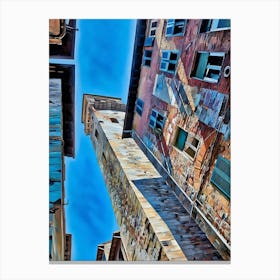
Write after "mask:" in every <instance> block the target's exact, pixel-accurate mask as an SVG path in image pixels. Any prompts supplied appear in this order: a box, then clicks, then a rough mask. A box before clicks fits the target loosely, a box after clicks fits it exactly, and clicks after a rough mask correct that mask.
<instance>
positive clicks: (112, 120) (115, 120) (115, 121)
mask: <svg viewBox="0 0 280 280" xmlns="http://www.w3.org/2000/svg"><path fill="white" fill-rule="evenodd" d="M110 120H111V122H112V123H119V121H118V120H117V119H116V118H110Z"/></svg>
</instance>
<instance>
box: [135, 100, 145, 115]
mask: <svg viewBox="0 0 280 280" xmlns="http://www.w3.org/2000/svg"><path fill="white" fill-rule="evenodd" d="M143 107H144V101H143V100H141V99H139V98H137V100H136V112H137V113H138V115H139V116H142V112H143Z"/></svg>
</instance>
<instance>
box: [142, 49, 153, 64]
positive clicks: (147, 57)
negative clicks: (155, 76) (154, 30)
mask: <svg viewBox="0 0 280 280" xmlns="http://www.w3.org/2000/svg"><path fill="white" fill-rule="evenodd" d="M151 62H152V51H150V50H145V51H144V57H143V66H148V67H150V66H151Z"/></svg>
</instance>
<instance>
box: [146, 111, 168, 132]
mask: <svg viewBox="0 0 280 280" xmlns="http://www.w3.org/2000/svg"><path fill="white" fill-rule="evenodd" d="M164 122H165V117H164V116H163V115H162V114H160V113H159V112H158V111H156V110H154V109H152V113H151V115H150V122H149V126H150V127H151V128H153V129H155V128H159V129H163V127H164Z"/></svg>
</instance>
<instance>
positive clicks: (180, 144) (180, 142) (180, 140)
mask: <svg viewBox="0 0 280 280" xmlns="http://www.w3.org/2000/svg"><path fill="white" fill-rule="evenodd" d="M187 137H188V133H187V132H186V131H185V130H183V129H181V128H179V133H178V136H177V140H176V144H175V146H176V147H177V148H178V149H179V150H181V151H183V149H184V147H185V142H186V139H187Z"/></svg>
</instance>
